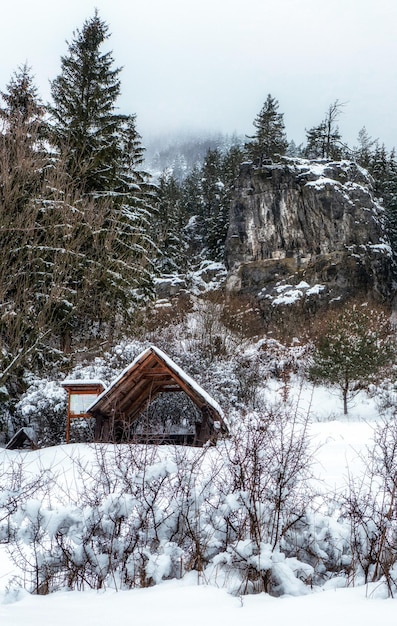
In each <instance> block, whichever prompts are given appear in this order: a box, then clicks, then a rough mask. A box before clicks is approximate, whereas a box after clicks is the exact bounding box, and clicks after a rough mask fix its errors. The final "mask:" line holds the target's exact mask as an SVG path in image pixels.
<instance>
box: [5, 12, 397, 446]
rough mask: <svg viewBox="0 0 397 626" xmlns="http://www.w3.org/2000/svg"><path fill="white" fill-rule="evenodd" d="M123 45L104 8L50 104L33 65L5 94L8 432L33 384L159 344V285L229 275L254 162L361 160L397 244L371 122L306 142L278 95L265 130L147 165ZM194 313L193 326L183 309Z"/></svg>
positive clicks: (69, 58) (327, 120) (335, 115)
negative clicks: (154, 340) (114, 42)
mask: <svg viewBox="0 0 397 626" xmlns="http://www.w3.org/2000/svg"><path fill="white" fill-rule="evenodd" d="M109 38H110V31H109V27H108V25H107V24H106V22H105V21H104V20H103V19H102V18H101V17H100V16H99V15H98V13H97V12H95V14H94V15H93V17H91V18H89V19H87V20H86V21H85V22H84V24H83V25H82V27H81V28H80V29H77V30H76V31H75V33H74V34H73V38H72V39H71V41H70V43H68V44H67V50H66V52H65V54H64V56H62V58H61V59H60V71H59V74H58V76H56V77H55V78H54V79H53V81H52V82H51V96H52V99H51V102H50V103H47V104H46V103H44V102H43V101H42V99H41V97H40V94H39V93H38V90H37V88H36V87H35V84H34V79H33V72H32V69H31V68H30V67H29V66H28V65H24V66H22V67H19V68H18V69H17V70H16V71H15V73H14V74H13V76H12V77H11V78H10V80H9V83H8V84H7V85H6V86H5V87H4V90H3V91H1V94H0V95H1V101H2V102H1V108H0V118H1V129H0V179H1V186H0V237H1V249H2V253H3V254H2V263H1V266H0V348H1V349H0V392H1V399H2V402H1V409H0V425H1V427H2V429H3V430H4V431H6V432H7V433H8V435H7V436H9V433H10V432H12V431H13V430H14V429H15V427H16V426H17V425H18V423H19V424H22V423H23V420H21V417H20V416H18V418H17V417H15V415H16V413H15V410H16V409H15V407H16V405H17V403H18V401H19V400H20V398H21V396H22V395H23V394H24V393H25V392H26V390H27V389H28V388H29V386H30V385H31V381H32V377H34V376H49V377H50V376H53V377H55V378H56V377H58V376H59V375H60V372H65V371H67V370H68V369H70V368H72V367H75V366H76V365H78V364H79V363H80V362H81V360H82V359H84V358H86V357H87V358H88V356H90V355H95V353H96V350H97V349H98V346H102V348H101V349H102V350H103V346H105V347H106V348H109V347H110V346H112V345H114V344H116V343H117V341H121V340H122V339H123V338H124V337H125V336H136V337H137V338H139V339H143V338H145V337H146V338H147V337H150V335H151V333H152V332H153V328H154V327H155V326H156V325H158V324H159V323H160V322H159V315H158V311H157V312H155V313H153V302H154V300H155V282H156V279H157V278H158V277H159V276H164V275H179V274H184V273H186V272H189V271H194V270H199V269H200V268H202V267H203V264H204V265H205V264H206V263H207V264H208V263H209V262H217V263H218V264H219V265H218V266H216V267H218V269H219V268H221V269H219V271H222V267H223V265H222V264H223V263H224V252H225V241H226V236H227V231H228V226H229V208H230V203H231V200H232V198H233V192H234V183H235V180H236V177H237V176H238V172H239V168H240V164H241V163H242V162H247V161H250V162H251V163H252V164H253V165H254V166H256V167H261V166H262V165H264V164H268V163H276V162H280V161H282V159H286V158H305V159H322V160H341V159H351V160H354V161H355V162H356V163H358V164H359V165H360V166H362V167H364V168H366V169H368V171H369V172H370V174H371V175H372V176H373V179H374V191H375V193H376V194H377V195H378V196H379V197H382V198H383V203H384V207H385V209H386V211H385V213H386V218H387V229H388V235H389V239H390V241H391V245H392V250H393V253H395V250H396V249H397V234H396V220H397V159H396V155H395V152H394V150H392V151H391V152H389V151H387V150H386V148H385V146H384V144H382V143H381V142H380V141H378V140H373V139H372V138H371V137H370V136H369V135H368V133H367V131H366V129H365V128H362V129H361V130H360V132H359V135H358V139H357V145H355V146H353V147H349V146H348V145H346V143H345V142H344V141H343V138H342V137H341V134H340V131H339V128H338V119H339V116H340V114H341V113H342V110H343V104H342V103H340V102H339V101H338V100H335V101H334V102H333V103H331V104H330V106H329V108H328V110H327V111H326V112H325V114H324V117H323V119H322V120H321V121H320V122H319V123H317V124H316V125H314V126H313V127H312V128H310V129H308V130H307V131H306V136H307V140H306V144H305V145H299V146H297V145H296V144H295V143H294V142H293V141H292V140H288V138H287V133H286V129H285V126H284V119H283V114H282V112H280V108H279V103H278V101H277V99H276V98H275V97H274V96H272V95H271V94H269V95H268V96H267V98H266V100H265V102H264V104H263V107H262V109H261V111H260V112H259V113H258V115H257V117H256V118H255V120H254V121H253V128H254V129H253V134H252V136H250V137H245V138H238V137H222V136H219V137H217V138H209V139H208V140H206V138H200V139H199V140H198V141H190V142H189V141H188V142H186V141H185V143H184V144H183V145H180V146H168V148H167V149H166V150H161V149H159V150H157V151H156V150H153V148H152V149H151V154H150V155H149V157H148V158H147V160H146V161H145V150H144V146H143V142H142V138H141V136H140V135H139V132H138V130H137V120H136V116H135V115H134V113H128V114H121V113H120V112H119V111H118V108H117V102H118V97H119V95H120V93H121V89H122V84H121V68H120V67H118V66H117V63H116V62H115V60H114V58H113V56H112V53H111V52H109V51H106V50H104V46H105V47H106V44H107V42H108V40H109ZM223 270H224V268H223ZM217 297H218V299H219V302H218V303H216V305H215V304H214V303H213V302H212V303H211V302H210V303H209V304H208V306H209V307H210V308H211V307H213V306H218V308H219V307H220V311H221V313H220V315H221V317H222V320H221V321H222V323H223V322H224V321H225V319H226V318H227V320H228V325H229V327H230V328H231V329H232V331H233V332H234V330H235V329H241V325H242V322H241V319H242V316H243V317H244V313H243V314H242V313H241V311H244V306H245V305H246V304H247V303H246V302H243V301H241V302H239V303H236V302H232V303H228V304H227V305H226V304H224V303H222V302H223V301H222V295H218V296H217ZM220 302H221V304H219V303H220ZM252 306H253V308H252ZM178 307H179V309H178V311H177V312H176V318H177V319H181V317H183V314H184V312H185V311H184V308H183V307H184V304H183V302H179V304H178ZM186 307H187V308H188V305H186ZM248 310H249V311H250V313H249V315H248V316H247V319H249V320H250V323H251V327H250V329H247V331H246V332H247V333H248V334H251V335H252V334H255V332H256V331H258V329H260V328H261V319H260V313H259V312H258V311H257V310H256V309H255V306H254V305H252V303H249V308H248ZM163 316H164V317H163V321H162V322H161V323H163V324H166V323H167V320H168V321H169V318H167V313H166V312H164V313H163ZM238 332H240V330H238ZM382 332H383V331H382ZM210 349H211V352H212V351H213V350H214V349H215V348H214V346H213V345H212V346H211V348H210ZM218 349H219V350H221V349H222V347H221V346H218ZM10 415H11V416H14V417H13V418H12V419H11V418H10ZM18 420H19V421H18ZM10 424H11V425H10Z"/></svg>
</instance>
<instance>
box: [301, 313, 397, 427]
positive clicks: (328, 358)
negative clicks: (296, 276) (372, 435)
mask: <svg viewBox="0 0 397 626" xmlns="http://www.w3.org/2000/svg"><path fill="white" fill-rule="evenodd" d="M393 356H394V346H393V344H392V341H391V338H390V321H389V318H388V316H387V315H386V314H385V313H384V312H383V311H382V310H376V309H369V310H367V309H365V308H363V307H362V306H361V307H358V306H356V305H353V306H350V307H347V308H345V309H344V310H342V311H341V312H340V313H339V315H337V316H336V317H334V318H331V319H330V320H329V322H328V324H327V326H326V328H325V331H324V333H323V334H322V335H321V336H320V339H319V341H318V343H317V346H316V351H315V353H314V357H313V363H312V366H311V368H310V372H309V373H310V375H311V377H312V379H313V380H314V381H315V382H323V383H326V384H327V383H328V384H330V385H333V386H336V387H338V388H339V389H340V391H341V393H342V399H343V411H344V413H345V414H347V411H348V400H349V397H351V396H353V395H354V394H355V393H357V392H358V391H359V390H360V389H362V388H363V386H364V385H368V384H369V383H370V382H373V381H374V380H375V377H376V374H377V373H378V371H379V370H380V369H381V368H382V367H384V366H386V365H387V364H388V363H390V362H391V360H392V358H393Z"/></svg>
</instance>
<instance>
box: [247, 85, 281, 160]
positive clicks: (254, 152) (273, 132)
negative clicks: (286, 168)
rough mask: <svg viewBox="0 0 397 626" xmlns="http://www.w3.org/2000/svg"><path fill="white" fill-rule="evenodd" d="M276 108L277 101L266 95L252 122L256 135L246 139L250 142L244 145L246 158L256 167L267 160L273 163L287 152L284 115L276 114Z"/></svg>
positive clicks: (277, 105)
mask: <svg viewBox="0 0 397 626" xmlns="http://www.w3.org/2000/svg"><path fill="white" fill-rule="evenodd" d="M278 107H279V103H278V101H277V100H276V99H275V98H273V97H272V96H271V95H270V94H268V96H267V99H266V102H265V104H264V105H263V107H262V109H261V111H260V113H259V114H258V115H257V116H256V118H255V120H254V122H253V124H254V126H255V128H256V133H255V135H253V136H251V137H248V139H251V141H249V142H248V143H246V144H245V148H246V152H247V155H248V157H249V158H250V159H251V160H252V161H253V162H254V163H255V164H256V165H259V166H261V165H263V163H264V162H265V160H267V159H270V160H272V161H273V160H274V159H276V158H277V157H278V156H279V155H283V154H285V152H286V150H287V147H288V141H287V137H286V134H285V127H284V115H283V113H279V112H278Z"/></svg>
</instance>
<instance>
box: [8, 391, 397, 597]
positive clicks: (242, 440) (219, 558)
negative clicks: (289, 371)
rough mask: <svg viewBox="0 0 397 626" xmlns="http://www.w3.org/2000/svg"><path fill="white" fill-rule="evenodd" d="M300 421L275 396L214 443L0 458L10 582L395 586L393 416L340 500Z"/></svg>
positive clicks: (34, 586)
mask: <svg viewBox="0 0 397 626" xmlns="http://www.w3.org/2000/svg"><path fill="white" fill-rule="evenodd" d="M307 428H308V422H307V418H306V417H305V416H302V415H300V414H299V412H298V411H297V410H296V408H294V407H291V406H289V405H288V403H287V404H285V403H279V404H278V405H276V406H274V407H273V408H272V409H269V410H267V411H264V410H262V411H256V412H251V413H250V414H249V415H247V416H246V418H244V419H243V420H242V422H241V424H240V428H239V429H236V430H235V432H234V435H233V436H232V438H231V439H229V440H226V441H223V442H220V443H219V444H218V446H217V447H216V448H204V449H192V448H186V447H178V446H175V447H171V446H164V447H162V446H160V447H156V446H137V445H127V444H125V445H119V446H112V445H96V446H91V447H86V446H84V447H81V446H80V447H76V446H72V447H70V448H65V449H64V453H65V459H67V463H66V464H62V471H60V469H61V468H60V466H59V461H58V462H57V463H54V462H51V461H50V462H49V463H47V464H46V463H44V462H39V463H37V460H38V459H39V454H40V453H36V452H35V453H29V454H30V457H29V458H30V459H31V460H30V462H29V463H23V458H21V462H15V461H14V462H13V463H11V464H9V463H8V462H7V457H6V456H4V457H3V459H4V463H3V475H2V488H1V490H0V542H1V543H3V544H5V545H6V547H7V551H8V553H9V555H10V557H11V559H12V561H13V562H14V564H15V565H16V568H17V570H16V571H19V572H20V574H19V577H18V584H19V585H20V586H22V587H23V588H25V589H27V590H29V591H31V592H35V593H48V592H51V591H54V590H57V589H80V590H81V589H87V588H95V589H101V588H105V587H111V588H116V589H128V588H133V587H142V586H149V585H154V584H158V583H160V582H161V581H162V580H165V579H170V578H181V577H183V576H184V575H185V574H186V573H187V572H189V571H196V572H197V573H198V576H199V577H200V578H202V579H203V580H205V581H207V582H212V583H214V584H217V585H222V586H225V587H226V588H227V589H228V590H229V591H231V592H232V593H235V594H246V593H255V592H260V591H266V592H268V593H271V594H273V595H281V594H290V595H291V594H292V595H299V594H303V593H307V592H309V591H310V589H311V588H312V587H313V586H319V585H322V584H324V583H325V582H326V581H328V580H329V579H330V578H334V577H338V579H339V580H340V581H342V580H344V584H346V585H347V584H349V583H357V582H362V581H364V580H367V581H375V580H382V579H386V581H387V584H388V588H389V591H390V593H394V591H395V586H396V585H395V582H396V581H395V578H396V577H395V571H396V563H397V542H396V534H395V527H396V522H397V519H396V513H395V506H394V501H395V485H394V482H393V481H394V479H393V476H394V475H395V443H394V442H395V438H394V439H393V437H394V435H395V426H394V427H393V425H391V424H390V423H388V424H386V426H385V427H383V428H379V429H378V431H377V432H376V434H375V442H374V445H375V447H374V451H373V453H372V456H370V458H371V472H372V473H371V472H369V473H368V474H367V476H368V480H366V481H365V482H363V483H362V484H361V486H360V489H358V488H357V485H351V486H350V487H351V488H350V490H349V489H347V490H346V492H345V494H339V495H338V497H335V496H334V497H332V496H331V495H330V494H329V493H323V494H322V493H321V490H319V488H318V486H316V482H315V481H314V478H313V475H312V471H311V465H312V450H311V449H310V445H309V439H308V433H307ZM393 428H394V430H393ZM32 455H33V456H32ZM35 455H38V456H37V457H35ZM14 458H17V457H14ZM48 458H49V457H47V459H48ZM32 461H33V463H32ZM380 494H381V495H380ZM15 583H16V579H15V580H14V582H13V583H12V584H13V585H15ZM338 584H340V583H338Z"/></svg>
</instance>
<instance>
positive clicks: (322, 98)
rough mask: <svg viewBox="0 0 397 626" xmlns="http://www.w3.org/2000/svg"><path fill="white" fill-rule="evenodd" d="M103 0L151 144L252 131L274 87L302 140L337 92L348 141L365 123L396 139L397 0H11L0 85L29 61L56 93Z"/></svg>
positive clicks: (124, 105)
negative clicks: (169, 136)
mask: <svg viewBox="0 0 397 626" xmlns="http://www.w3.org/2000/svg"><path fill="white" fill-rule="evenodd" d="M3 2H4V3H5V2H6V0H3ZM95 7H97V8H98V10H99V13H100V16H101V17H102V18H103V19H104V20H105V21H106V22H107V23H108V24H109V26H110V32H111V33H112V35H111V38H110V40H109V41H108V46H107V48H106V49H111V50H113V56H114V59H115V64H116V66H123V72H122V74H121V82H122V97H121V99H120V109H121V110H122V111H123V112H126V113H136V114H137V126H138V130H139V131H140V133H141V134H142V135H143V143H144V144H145V139H146V140H147V141H149V140H150V138H151V136H152V135H154V134H156V133H158V132H162V131H164V132H166V131H169V130H171V131H173V130H176V129H183V130H188V129H190V130H204V131H207V130H208V131H214V132H215V131H218V130H219V131H223V132H227V133H233V132H237V133H242V134H244V133H248V134H250V133H252V131H253V127H252V121H253V119H254V117H255V115H256V114H257V113H258V112H259V110H260V109H261V107H262V104H263V102H264V101H265V99H266V96H267V94H268V93H271V94H272V95H273V96H275V97H276V98H277V99H278V101H279V104H280V112H283V113H284V120H285V125H286V130H287V134H288V138H289V139H294V140H295V141H296V142H297V143H300V142H301V141H303V140H304V138H305V128H310V127H311V126H314V125H316V124H318V123H319V122H320V121H321V120H322V119H323V117H324V114H325V112H326V110H327V108H328V106H329V104H330V103H331V102H333V101H335V100H336V99H338V100H339V101H341V102H345V103H346V106H345V107H344V112H343V114H342V115H341V117H340V123H339V126H340V129H341V131H342V134H343V137H344V138H345V139H346V141H347V142H349V144H351V145H352V144H354V143H355V141H356V138H357V134H358V131H359V130H360V128H361V127H362V126H364V125H365V126H366V128H367V131H368V133H369V134H370V135H371V136H372V137H373V138H379V139H380V141H382V142H385V144H386V146H387V147H388V148H391V147H392V146H394V145H396V146H397V108H396V107H397V76H396V75H397V54H396V53H397V1H396V0H96V1H95V0H94V1H93V2H91V0H65V2H62V0H61V1H58V2H57V1H56V0H35V1H34V2H33V0H8V1H7V3H6V8H4V7H3V8H2V19H1V24H0V53H1V57H0V58H1V64H0V90H4V89H5V86H6V84H7V83H8V81H9V78H10V76H11V74H12V72H13V71H14V70H15V69H16V68H17V67H18V65H21V64H23V63H24V62H25V61H27V62H28V64H29V65H30V66H31V67H32V69H33V73H34V75H35V78H36V84H37V86H38V87H39V90H40V93H41V95H42V97H43V99H44V100H45V101H46V100H48V99H49V97H50V89H49V81H50V80H51V79H53V78H55V76H56V75H57V74H58V72H59V69H60V56H61V55H62V54H65V53H66V51H67V45H66V40H69V41H70V40H71V39H72V38H73V31H74V30H75V29H76V28H80V27H81V26H82V24H83V22H84V20H85V19H86V18H89V17H91V16H92V15H93V13H94V8H95Z"/></svg>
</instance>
